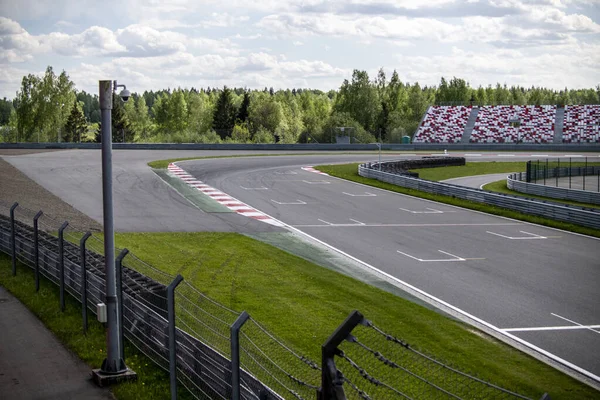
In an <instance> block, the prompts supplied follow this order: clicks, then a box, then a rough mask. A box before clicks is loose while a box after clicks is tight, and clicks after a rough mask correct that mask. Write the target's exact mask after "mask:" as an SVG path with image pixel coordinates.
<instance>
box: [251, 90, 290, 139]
mask: <svg viewBox="0 0 600 400" xmlns="http://www.w3.org/2000/svg"><path fill="white" fill-rule="evenodd" d="M282 119H283V110H282V107H281V104H279V102H278V101H277V100H276V98H275V96H270V95H269V93H268V92H255V93H254V95H253V97H252V101H251V103H250V107H249V109H248V121H249V122H250V127H251V131H252V133H253V134H256V133H257V132H258V131H259V130H261V129H262V130H265V131H268V132H270V133H271V134H274V133H275V131H276V130H277V128H278V127H279V124H280V123H281V120H282Z"/></svg>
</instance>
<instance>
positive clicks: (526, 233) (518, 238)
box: [485, 231, 560, 240]
mask: <svg viewBox="0 0 600 400" xmlns="http://www.w3.org/2000/svg"><path fill="white" fill-rule="evenodd" d="M485 232H486V233H489V234H490V235H495V236H500V237H501V238H504V239H510V240H536V239H556V238H559V237H560V236H540V235H536V234H535V233H529V232H525V231H519V232H520V233H523V234H525V235H529V236H506V235H502V234H500V233H496V232H490V231H485Z"/></svg>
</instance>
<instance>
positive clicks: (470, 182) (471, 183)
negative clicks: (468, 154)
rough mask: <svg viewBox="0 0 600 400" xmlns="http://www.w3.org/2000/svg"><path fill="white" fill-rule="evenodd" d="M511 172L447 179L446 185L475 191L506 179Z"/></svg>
mask: <svg viewBox="0 0 600 400" xmlns="http://www.w3.org/2000/svg"><path fill="white" fill-rule="evenodd" d="M510 174H511V173H510V172H503V173H501V174H487V175H475V176H463V177H460V178H452V179H446V180H445V181H442V182H445V183H451V184H453V185H461V186H466V187H470V188H475V189H481V187H482V186H483V185H487V184H488V183H491V182H496V181H499V180H502V179H506V177H507V176H508V175H510Z"/></svg>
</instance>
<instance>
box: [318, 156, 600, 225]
mask: <svg viewBox="0 0 600 400" xmlns="http://www.w3.org/2000/svg"><path fill="white" fill-rule="evenodd" d="M315 168H316V169H318V170H319V171H322V172H326V173H328V174H329V175H332V176H335V177H338V178H342V179H347V180H350V181H353V182H357V183H362V184H364V185H369V186H373V187H378V188H380V189H385V190H389V191H391V192H396V193H401V194H406V195H409V196H413V197H419V198H422V199H427V200H432V201H437V202H439V203H445V204H450V205H453V206H458V207H463V208H468V209H471V210H476V211H482V212H485V213H488V214H494V215H498V216H501V217H507V218H512V219H516V220H520V221H525V222H531V223H534V224H539V225H544V226H548V227H551V228H557V229H562V230H565V231H570V232H575V233H580V234H583V235H589V236H594V237H600V231H598V230H597V229H592V228H587V227H584V226H580V225H575V224H570V223H567V222H561V221H555V220H552V219H548V218H542V217H537V216H534V215H528V214H523V213H520V212H517V211H512V210H507V209H505V208H500V207H495V206H491V205H488V204H483V203H476V202H472V201H468V200H462V199H457V198H455V197H450V196H442V195H437V194H432V193H426V192H422V191H419V190H414V189H408V188H403V187H400V186H396V185H392V184H391V183H386V182H380V181H377V180H375V179H369V178H364V177H362V176H360V175H358V163H351V164H341V165H319V166H317V167H315ZM448 179H449V178H448Z"/></svg>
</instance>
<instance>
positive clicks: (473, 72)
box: [396, 44, 600, 89]
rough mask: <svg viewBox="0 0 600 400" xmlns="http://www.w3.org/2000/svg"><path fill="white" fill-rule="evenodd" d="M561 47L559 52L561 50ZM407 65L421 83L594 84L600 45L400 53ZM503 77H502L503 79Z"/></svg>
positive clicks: (407, 76)
mask: <svg viewBox="0 0 600 400" xmlns="http://www.w3.org/2000/svg"><path fill="white" fill-rule="evenodd" d="M557 50H558V51H557ZM396 61H397V62H398V63H399V64H401V65H403V66H404V68H402V70H400V71H399V73H401V74H402V73H403V72H402V71H410V72H408V73H404V77H403V79H404V80H406V81H409V82H415V81H419V82H420V83H421V84H428V85H434V84H437V83H438V82H439V80H440V78H441V77H442V76H446V77H448V76H460V77H464V78H466V79H467V80H468V81H470V84H471V86H475V87H476V86H479V85H482V86H487V84H489V83H493V82H498V81H499V82H500V83H507V84H509V85H521V86H524V87H530V86H532V85H535V86H543V87H549V88H554V89H562V88H564V87H565V86H568V87H571V88H582V87H590V84H589V82H598V81H600V72H599V70H598V68H597V65H598V64H599V63H600V45H597V44H593V45H586V44H582V45H576V46H572V45H564V46H561V48H559V49H556V48H555V46H552V47H546V48H541V49H539V50H538V51H536V52H535V53H534V54H531V52H530V51H529V50H519V49H494V50H492V51H485V52H481V51H465V50H462V49H460V48H456V47H455V48H453V49H452V50H451V52H450V54H447V55H438V56H433V57H423V56H407V55H398V56H397V57H396ZM499 77H501V78H499Z"/></svg>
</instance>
